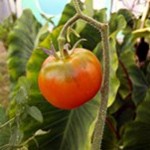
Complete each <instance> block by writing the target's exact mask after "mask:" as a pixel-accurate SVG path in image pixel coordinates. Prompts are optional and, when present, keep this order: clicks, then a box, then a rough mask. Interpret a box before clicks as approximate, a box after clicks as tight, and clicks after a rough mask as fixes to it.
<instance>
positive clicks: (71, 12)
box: [58, 3, 76, 26]
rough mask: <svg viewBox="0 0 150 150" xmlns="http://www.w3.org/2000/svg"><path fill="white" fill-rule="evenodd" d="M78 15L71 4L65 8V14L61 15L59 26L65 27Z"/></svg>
mask: <svg viewBox="0 0 150 150" xmlns="http://www.w3.org/2000/svg"><path fill="white" fill-rule="evenodd" d="M75 13H76V11H75V8H74V6H73V4H72V3H69V4H67V5H66V6H65V8H64V10H63V13H62V15H61V18H60V21H59V23H58V26H60V25H64V24H65V23H66V22H67V21H68V20H69V19H70V18H71V17H73V16H74V14H75Z"/></svg>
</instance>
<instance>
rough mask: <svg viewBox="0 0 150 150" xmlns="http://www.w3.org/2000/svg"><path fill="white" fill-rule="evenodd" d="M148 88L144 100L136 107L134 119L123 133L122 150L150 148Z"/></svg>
mask: <svg viewBox="0 0 150 150" xmlns="http://www.w3.org/2000/svg"><path fill="white" fill-rule="evenodd" d="M149 108H150V90H148V91H147V93H146V98H145V101H144V102H142V104H141V105H140V106H139V107H138V109H137V112H136V114H137V116H136V118H135V121H133V122H132V123H130V124H129V125H128V126H127V128H126V130H125V133H124V139H123V141H124V142H123V147H124V150H148V149H150V136H149V135H150V117H149V116H150V111H149Z"/></svg>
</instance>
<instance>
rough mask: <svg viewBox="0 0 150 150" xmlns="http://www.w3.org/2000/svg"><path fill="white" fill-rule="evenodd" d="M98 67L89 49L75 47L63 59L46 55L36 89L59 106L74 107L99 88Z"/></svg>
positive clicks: (99, 66)
mask: <svg viewBox="0 0 150 150" xmlns="http://www.w3.org/2000/svg"><path fill="white" fill-rule="evenodd" d="M101 83H102V68H101V63H100V62H99V60H98V59H97V57H96V56H95V55H94V54H93V53H92V52H91V51H89V50H86V49H83V48H75V49H74V51H73V53H72V54H70V55H69V56H68V57H66V58H64V59H59V58H55V57H54V56H49V57H48V58H47V59H46V60H45V61H44V63H43V65H42V67H41V70H40V72H39V77H38V84H39V89H40V91H41V93H42V95H43V96H44V97H45V99H46V100H47V101H48V102H49V103H51V104H52V105H53V106H55V107H57V108H60V109H74V108H77V107H79V106H81V105H83V104H84V103H85V102H87V101H89V100H91V99H92V98H93V97H94V96H95V94H96V93H97V92H98V90H99V89H100V87H101Z"/></svg>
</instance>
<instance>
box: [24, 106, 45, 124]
mask: <svg viewBox="0 0 150 150" xmlns="http://www.w3.org/2000/svg"><path fill="white" fill-rule="evenodd" d="M27 113H28V114H29V115H30V116H31V117H33V118H34V119H35V120H37V121H39V122H41V123H42V122H43V115H42V113H41V111H40V110H39V109H38V108H37V107H35V106H31V107H28V108H27Z"/></svg>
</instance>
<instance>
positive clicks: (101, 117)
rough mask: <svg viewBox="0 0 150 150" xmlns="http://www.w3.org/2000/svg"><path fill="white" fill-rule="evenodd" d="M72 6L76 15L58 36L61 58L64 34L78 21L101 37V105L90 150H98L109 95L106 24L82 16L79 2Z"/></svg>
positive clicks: (76, 1)
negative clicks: (88, 25)
mask: <svg viewBox="0 0 150 150" xmlns="http://www.w3.org/2000/svg"><path fill="white" fill-rule="evenodd" d="M73 2H74V6H75V9H76V12H77V13H76V15H75V16H73V17H72V18H71V19H70V20H69V21H68V22H67V23H66V24H65V25H64V27H63V29H62V31H61V33H60V36H59V38H58V42H59V49H60V52H61V56H62V57H65V56H64V54H63V46H64V44H65V34H66V30H67V28H68V27H69V26H71V25H72V24H73V23H74V22H76V21H77V20H78V19H82V20H84V21H86V22H87V23H89V24H90V25H92V26H93V27H95V28H96V29H98V30H99V31H100V33H101V36H102V43H103V84H102V88H101V104H100V107H99V111H98V117H97V121H96V124H95V128H94V132H93V140H92V150H100V148H101V143H102V138H103V132H104V126H105V120H106V113H107V103H108V93H109V73H110V71H109V70H110V65H109V64H110V58H109V39H108V35H109V29H108V24H107V23H101V22H98V21H96V20H94V19H93V18H91V17H88V16H87V15H85V14H83V13H82V11H81V9H80V5H79V3H80V0H73Z"/></svg>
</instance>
